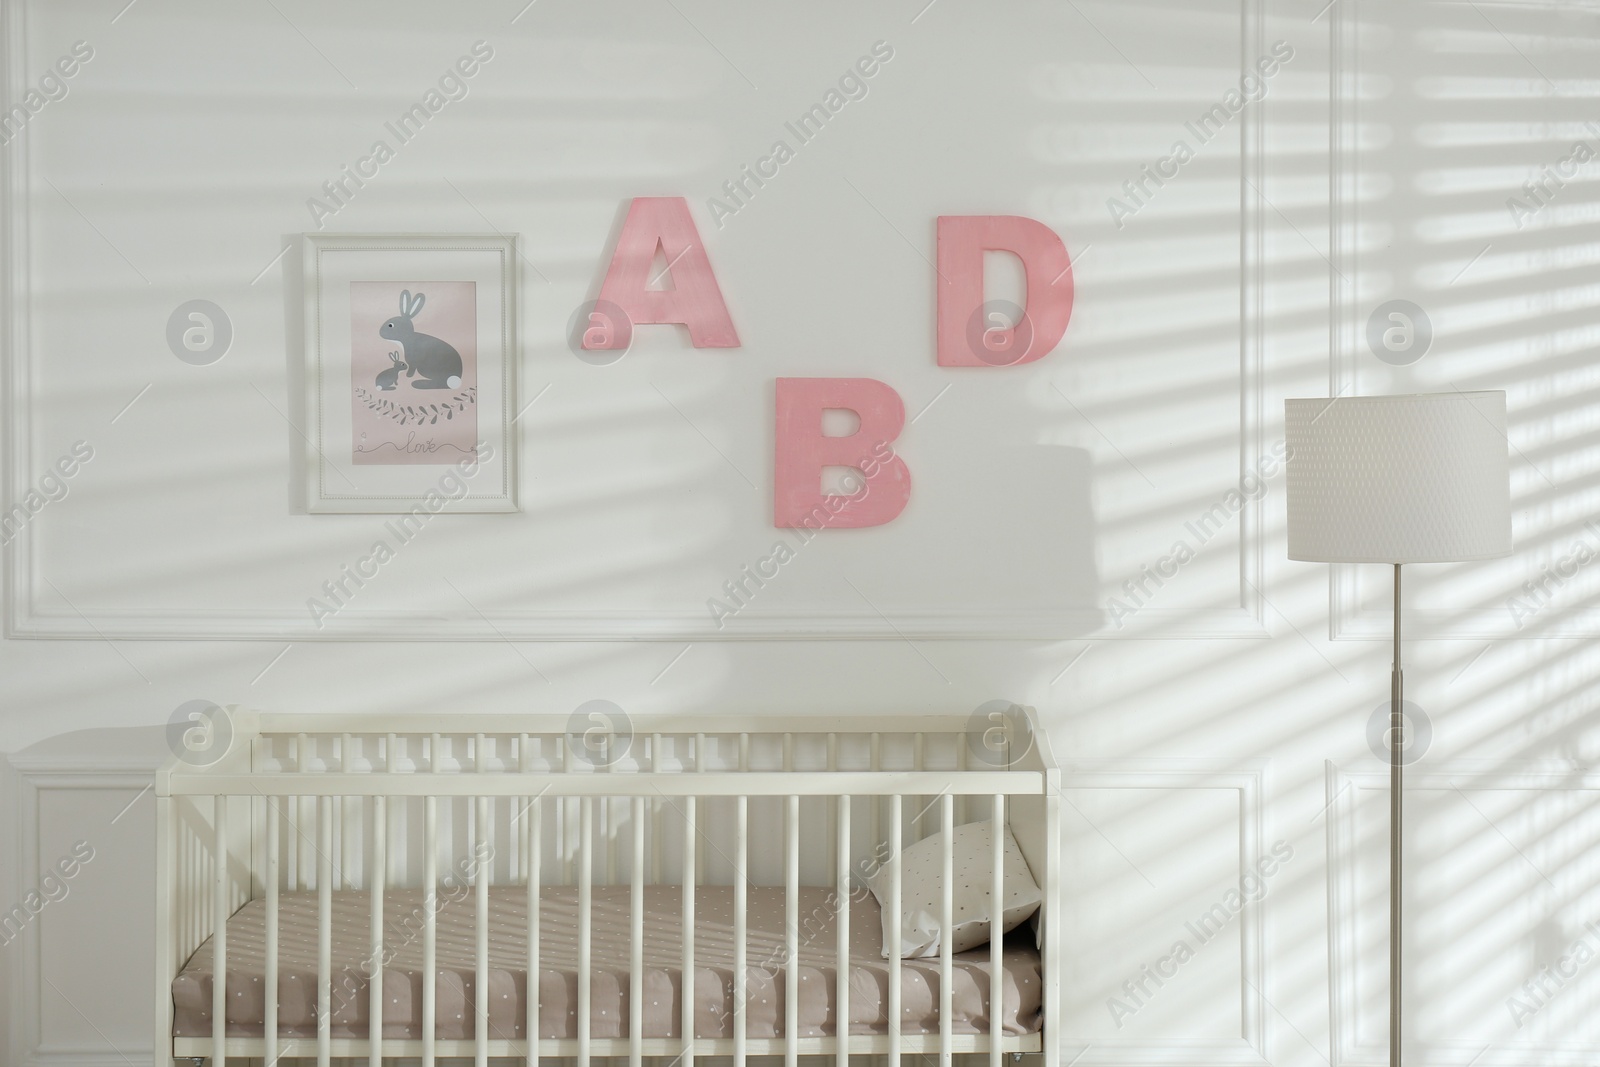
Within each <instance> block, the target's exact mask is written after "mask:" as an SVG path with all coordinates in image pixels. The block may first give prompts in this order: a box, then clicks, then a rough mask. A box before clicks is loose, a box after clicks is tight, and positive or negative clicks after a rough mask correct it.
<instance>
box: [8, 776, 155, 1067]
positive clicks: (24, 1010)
mask: <svg viewBox="0 0 1600 1067" xmlns="http://www.w3.org/2000/svg"><path fill="white" fill-rule="evenodd" d="M156 770H157V764H156V763H154V762H150V761H138V760H118V759H114V758H112V759H108V758H104V757H87V758H81V759H72V758H64V757H59V756H58V757H45V758H38V757H32V758H30V757H28V756H25V755H20V756H19V755H0V771H3V772H4V776H5V777H7V778H10V779H11V786H12V789H11V791H12V796H13V798H14V801H15V804H14V809H13V810H14V811H15V813H16V818H15V823H14V824H13V826H12V827H11V833H12V836H13V839H14V840H15V842H16V845H17V848H16V851H15V853H14V855H15V862H14V863H13V864H12V871H13V884H12V885H11V886H9V887H8V889H9V893H8V896H9V897H10V902H15V901H20V900H21V899H22V898H23V896H24V895H25V894H26V893H27V892H29V891H30V890H31V889H33V888H34V887H36V886H37V885H38V884H39V880H40V878H41V871H40V859H39V804H40V796H41V794H43V793H45V792H48V791H51V790H60V791H68V792H85V791H102V790H103V791H128V790H132V791H134V792H140V791H143V790H147V789H153V788H154V784H155V772H156ZM135 799H137V798H135ZM8 906H9V902H8ZM47 913H48V912H46V914H47ZM39 932H40V925H39V921H38V920H36V921H34V922H31V923H29V924H28V925H27V926H26V927H24V928H23V930H22V934H21V936H20V937H18V938H17V939H16V940H15V941H14V942H12V944H11V945H9V946H7V947H6V949H5V950H4V952H3V954H0V963H3V964H4V965H5V966H6V967H7V969H8V970H7V978H8V984H9V986H10V994H11V995H10V1003H9V1004H8V1005H7V1009H8V1015H9V1020H10V1026H9V1028H10V1031H11V1035H10V1036H11V1041H10V1046H11V1048H10V1062H12V1063H16V1064H24V1065H37V1067H129V1064H133V1065H134V1067H143V1065H144V1064H146V1063H149V1062H151V1060H152V1058H153V1052H152V1050H149V1049H146V1048H135V1049H133V1050H132V1052H131V1053H129V1051H128V1050H126V1049H114V1048H110V1047H108V1046H106V1045H105V1044H104V1043H102V1044H101V1045H100V1046H88V1047H70V1048H63V1047H55V1048H52V1047H47V1046H45V1045H43V1043H42V1040H43V1039H42V1036H41V1035H42V1033H43V1029H44V1009H45V1003H44V995H45V990H46V988H47V987H46V986H45V983H44V960H43V956H42V952H41V946H40V942H39ZM84 1036H85V1037H86V1038H90V1039H96V1035H95V1034H94V1033H93V1032H92V1031H91V1032H90V1033H86V1034H85V1035H84Z"/></svg>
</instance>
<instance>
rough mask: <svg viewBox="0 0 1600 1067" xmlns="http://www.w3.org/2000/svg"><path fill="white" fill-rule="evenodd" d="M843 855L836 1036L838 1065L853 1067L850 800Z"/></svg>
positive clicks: (838, 863)
mask: <svg viewBox="0 0 1600 1067" xmlns="http://www.w3.org/2000/svg"><path fill="white" fill-rule="evenodd" d="M838 821H839V854H838V856H837V858H836V859H835V861H834V872H835V875H834V877H835V883H834V890H833V892H834V896H835V897H837V898H838V902H837V905H836V907H837V908H838V918H837V919H836V920H835V921H834V933H835V935H836V938H835V941H834V987H833V988H834V993H833V996H834V1001H835V1004H834V1013H833V1018H834V1022H833V1026H834V1034H835V1036H836V1037H837V1038H838V1048H837V1049H836V1050H835V1052H834V1063H836V1064H837V1065H838V1067H850V797H849V796H841V797H840V798H839V820H838Z"/></svg>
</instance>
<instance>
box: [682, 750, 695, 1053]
mask: <svg viewBox="0 0 1600 1067" xmlns="http://www.w3.org/2000/svg"><path fill="white" fill-rule="evenodd" d="M695 761H696V762H697V763H698V762H699V752H698V751H697V752H696V753H695ZM694 802H695V798H694V797H684V798H683V1004H682V1008H683V1012H682V1015H683V1021H682V1027H683V1056H682V1059H681V1061H680V1062H681V1063H682V1064H683V1067H694V1038H695V1032H694V999H695V998H694V894H695V888H696V887H697V886H698V885H699V879H698V878H697V877H696V875H697V873H698V868H697V867H696V866H695V853H696V852H697V851H698V849H696V848H695V843H696V842H695V813H694Z"/></svg>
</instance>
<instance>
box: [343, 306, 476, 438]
mask: <svg viewBox="0 0 1600 1067" xmlns="http://www.w3.org/2000/svg"><path fill="white" fill-rule="evenodd" d="M408 290H409V291H410V293H411V296H412V299H413V300H414V299H416V297H417V295H418V294H419V293H420V294H422V295H423V296H424V297H425V298H426V299H425V300H424V301H423V306H422V308H421V310H419V311H417V313H416V315H415V317H414V318H413V319H412V322H411V325H412V328H413V329H414V330H415V331H416V332H417V333H418V334H426V335H428V336H431V337H437V338H438V339H439V340H441V341H444V342H445V343H447V344H449V345H450V346H451V347H452V348H454V349H455V350H456V351H457V352H458V353H460V355H461V382H460V384H459V385H458V386H457V387H456V388H453V389H449V388H447V389H426V388H424V389H419V388H417V386H418V384H421V383H424V382H425V381H426V377H425V373H419V374H416V375H408V373H407V368H406V367H405V366H403V365H402V366H401V367H400V370H399V373H398V374H384V372H386V371H391V370H393V368H394V366H395V364H394V361H393V360H391V359H390V353H394V355H395V356H397V357H398V358H399V359H401V360H405V359H406V358H407V356H408V355H410V356H411V358H412V359H413V360H415V358H416V352H415V351H414V350H413V351H412V352H410V353H408V352H407V350H406V348H405V346H403V345H402V344H401V339H397V338H388V337H383V336H380V335H379V333H378V329H379V327H381V326H382V325H383V324H384V323H385V322H387V321H389V320H390V319H392V318H395V317H396V316H399V315H400V314H401V309H400V294H401V293H402V292H404V291H408ZM380 375H384V380H385V381H388V380H390V379H392V380H393V388H392V389H387V390H385V389H383V388H381V387H380V385H379V384H378V379H379V376H380ZM350 387H351V395H350V435H351V461H352V462H354V463H361V464H372V465H388V466H392V465H396V464H430V463H440V464H442V463H459V462H461V461H462V460H463V459H466V458H467V457H468V456H471V455H474V454H476V452H477V441H478V287H477V283H476V282H459V281H458V282H429V281H410V282H351V283H350Z"/></svg>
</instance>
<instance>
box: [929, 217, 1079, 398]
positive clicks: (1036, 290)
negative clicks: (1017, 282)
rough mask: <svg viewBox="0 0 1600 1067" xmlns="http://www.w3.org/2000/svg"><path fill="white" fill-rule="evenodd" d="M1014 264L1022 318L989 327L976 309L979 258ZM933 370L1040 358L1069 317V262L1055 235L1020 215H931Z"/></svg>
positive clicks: (980, 290)
mask: <svg viewBox="0 0 1600 1067" xmlns="http://www.w3.org/2000/svg"><path fill="white" fill-rule="evenodd" d="M985 252H1012V253H1015V254H1016V255H1017V257H1018V258H1020V259H1021V260H1022V267H1023V271H1024V272H1025V274H1026V277H1027V281H1028V296H1027V301H1026V304H1025V306H1024V307H1023V309H1022V318H1021V320H1020V321H1019V322H1017V323H1016V324H1015V325H1013V326H1011V327H1006V326H1001V325H996V323H995V322H994V321H992V320H991V318H990V316H989V315H987V314H986V313H985V308H984V304H983V254H984V253H985ZM937 284H938V289H939V312H938V319H939V321H938V333H939V366H941V367H1005V366H1011V365H1013V364H1017V363H1032V362H1033V361H1034V360H1036V359H1039V358H1041V357H1043V356H1044V355H1045V354H1046V353H1047V352H1049V351H1050V350H1051V349H1053V348H1055V346H1056V343H1057V342H1059V341H1060V340H1061V335H1062V334H1064V333H1066V331H1067V321H1068V320H1069V319H1071V318H1072V261H1071V259H1070V258H1069V257H1068V256H1067V249H1066V246H1065V245H1063V244H1062V243H1061V238H1060V237H1058V236H1056V232H1055V231H1054V230H1052V229H1050V227H1048V226H1046V225H1045V224H1044V223H1042V222H1038V221H1036V220H1034V219H1029V218H1023V217H1022V216H1020V215H941V216H939V280H938V283H937Z"/></svg>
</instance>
